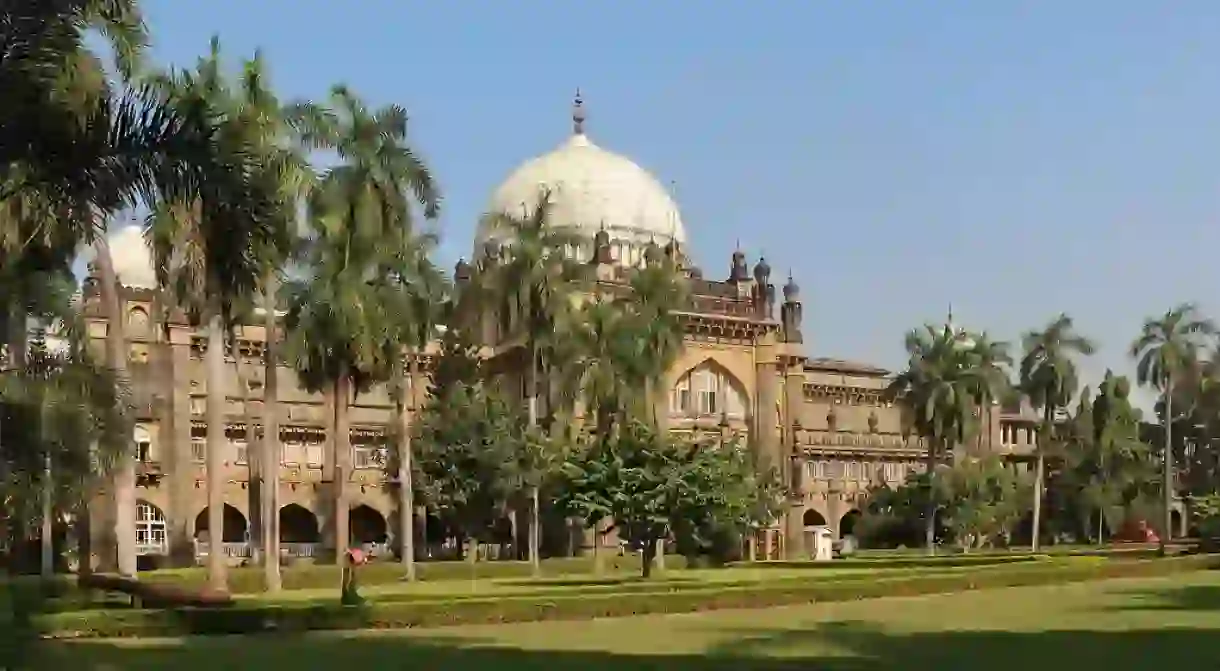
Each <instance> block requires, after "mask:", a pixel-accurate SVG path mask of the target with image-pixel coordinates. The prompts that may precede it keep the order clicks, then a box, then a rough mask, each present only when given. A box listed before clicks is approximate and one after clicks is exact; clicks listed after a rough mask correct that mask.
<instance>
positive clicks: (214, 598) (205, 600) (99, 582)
mask: <svg viewBox="0 0 1220 671" xmlns="http://www.w3.org/2000/svg"><path fill="white" fill-rule="evenodd" d="M77 584H78V585H79V586H80V587H81V588H82V589H92V590H98V591H102V592H118V593H120V594H126V595H128V596H129V597H131V607H132V608H180V607H186V606H193V607H196V608H216V607H222V606H229V605H232V604H233V597H232V596H230V595H229V594H228V593H225V592H216V591H213V590H208V589H202V590H200V589H187V588H184V587H179V586H177V585H165V584H156V583H146V582H140V581H139V580H137V579H136V578H128V577H125V576H118V575H110V574H106V573H92V574H89V575H83V576H81V577H80V579H79V580H78V581H77Z"/></svg>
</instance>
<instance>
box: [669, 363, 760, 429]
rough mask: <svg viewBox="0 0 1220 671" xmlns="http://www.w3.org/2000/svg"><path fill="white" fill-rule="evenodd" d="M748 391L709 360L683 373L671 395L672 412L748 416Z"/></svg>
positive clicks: (692, 415)
mask: <svg viewBox="0 0 1220 671" xmlns="http://www.w3.org/2000/svg"><path fill="white" fill-rule="evenodd" d="M745 408H746V402H745V394H744V393H742V390H741V388H740V386H739V385H738V384H737V383H736V380H734V379H733V378H732V377H731V376H730V375H729V374H728V372H727V371H725V370H724V369H723V368H721V367H720V366H719V365H717V364H715V363H712V362H710V361H708V362H704V363H702V364H700V365H698V366H696V367H695V368H693V369H692V370H691V371H690V372H688V373H687V374H686V375H683V376H682V377H681V378H680V379H679V380H678V383H677V384H676V385H674V388H673V391H672V393H671V396H670V412H671V413H672V414H674V415H679V416H682V417H692V418H694V417H719V416H721V415H728V417H729V418H731V419H741V418H743V417H745V414H746V413H745Z"/></svg>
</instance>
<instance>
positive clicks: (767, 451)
mask: <svg viewBox="0 0 1220 671" xmlns="http://www.w3.org/2000/svg"><path fill="white" fill-rule="evenodd" d="M755 374H756V375H757V377H758V393H757V394H756V396H757V403H756V405H755V407H754V436H753V438H754V440H753V442H754V449H756V450H757V451H758V455H759V456H760V457H762V458H763V460H764V463H765V464H766V465H767V466H768V467H770V468H778V469H780V471H781V472H782V471H783V468H784V466H783V459H782V454H781V451H780V423H779V412H778V410H779V409H778V407H777V405H776V404H777V403H778V399H779V377H778V375H777V374H776V371H775V364H774V363H772V362H766V363H758V364H756V365H755Z"/></svg>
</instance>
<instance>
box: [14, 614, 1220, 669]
mask: <svg viewBox="0 0 1220 671" xmlns="http://www.w3.org/2000/svg"><path fill="white" fill-rule="evenodd" d="M721 633H723V632H721ZM557 634H558V632H557ZM1216 634H1217V631H1216V630H1212V629H1163V630H1128V631H1047V632H1034V633H1015V632H1004V631H958V632H934V633H932V632H919V633H895V632H886V631H882V630H879V629H877V628H876V627H875V626H873V625H871V624H864V623H856V622H847V623H834V624H829V625H822V626H818V627H811V628H808V629H800V630H757V631H749V632H736V633H732V634H731V635H730V637H729V638H728V639H727V640H723V641H722V642H721V643H720V644H719V645H716V646H715V647H713V648H711V649H710V650H708V651H706V653H705V654H702V655H630V654H619V653H615V652H613V651H612V650H613V649H614V648H615V647H618V646H617V645H616V643H617V642H616V641H606V642H605V643H604V645H605V647H607V648H609V650H607V651H596V652H594V651H580V652H576V651H563V652H561V651H542V650H521V649H516V648H508V647H489V646H490V644H489V642H488V641H485V640H478V639H458V638H450V639H441V638H437V639H430V638H426V637H423V636H396V635H368V634H364V635H359V634H357V635H311V636H295V637H289V636H251V637H227V638H209V639H203V638H194V639H183V640H180V641H174V642H167V643H165V644H163V645H146V644H142V645H141V646H140V647H134V646H132V645H131V644H125V643H123V642H46V643H44V644H42V645H41V646H40V648H39V650H38V655H37V657H36V658H35V659H34V660H33V661H34V668H38V669H69V668H70V669H73V670H78V669H79V670H80V671H90V670H98V671H101V670H103V669H106V670H116V671H117V670H118V669H123V670H139V669H173V670H174V671H193V670H194V669H213V668H220V669H224V670H225V671H241V670H242V669H260V670H266V669H278V668H292V669H294V671H309V670H310V669H327V670H328V671H329V670H332V669H335V668H348V669H355V668H368V669H378V670H380V669H429V670H430V669H496V670H498V671H499V670H502V671H514V670H521V669H537V670H539V671H544V670H545V671H554V670H556V669H580V670H581V671H601V670H602V669H606V670H609V669H614V670H616V671H623V670H636V669H666V670H669V671H683V670H690V671H694V670H696V669H698V670H701V671H702V670H711V671H718V670H721V669H723V670H725V671H728V670H730V669H731V670H733V671H787V670H789V669H792V670H795V669H801V670H802V671H817V670H821V671H900V670H902V671H921V670H923V669H935V670H936V671H966V670H969V671H977V670H978V669H987V670H988V671H1027V670H1028V669H1030V668H1035V669H1038V671H1081V670H1090V669H1104V670H1105V671H1128V670H1129V671H1143V670H1144V669H1149V668H1165V667H1172V666H1175V665H1181V666H1183V667H1186V666H1187V665H1189V666H1190V668H1202V669H1206V668H1213V669H1214V668H1220V647H1217V646H1215V644H1214V641H1215V636H1216ZM559 635H561V634H559Z"/></svg>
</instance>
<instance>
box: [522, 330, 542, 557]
mask: <svg viewBox="0 0 1220 671" xmlns="http://www.w3.org/2000/svg"><path fill="white" fill-rule="evenodd" d="M526 385H527V386H528V387H529V425H530V428H531V429H533V428H536V427H537V426H538V346H537V345H535V344H534V343H533V342H532V341H531V343H530V363H529V371H528V381H527V382H526ZM541 517H542V516H541V515H539V511H538V485H537V484H534V485H532V486H531V487H530V529H529V538H528V544H529V559H530V573H531V574H532V575H533V576H534V577H535V578H537V577H540V576H541V575H542V561H541V558H540V556H539V551H538V550H539V548H538V545H539V540H540V537H541V534H540V533H539V529H538V525H539V520H540V518H541Z"/></svg>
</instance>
